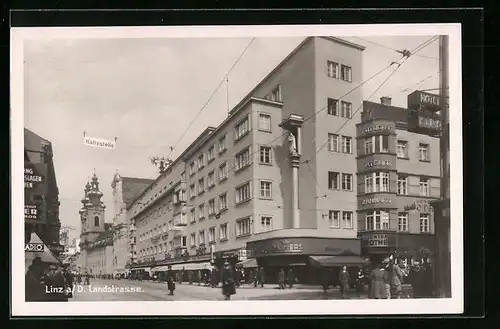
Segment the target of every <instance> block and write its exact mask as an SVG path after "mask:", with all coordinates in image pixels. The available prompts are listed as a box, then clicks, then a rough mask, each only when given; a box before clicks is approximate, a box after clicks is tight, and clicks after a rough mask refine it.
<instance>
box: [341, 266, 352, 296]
mask: <svg viewBox="0 0 500 329" xmlns="http://www.w3.org/2000/svg"><path fill="white" fill-rule="evenodd" d="M350 282H351V276H350V275H349V272H348V271H347V266H345V265H344V266H342V269H341V270H340V273H339V283H340V298H342V299H344V298H345V297H346V294H347V290H348V289H349V283H350Z"/></svg>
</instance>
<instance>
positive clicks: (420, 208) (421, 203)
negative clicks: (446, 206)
mask: <svg viewBox="0 0 500 329" xmlns="http://www.w3.org/2000/svg"><path fill="white" fill-rule="evenodd" d="M404 210H405V211H411V210H415V211H417V212H421V213H433V212H434V209H433V208H432V206H431V204H430V202H429V200H417V201H415V202H414V203H412V204H409V205H406V206H404Z"/></svg>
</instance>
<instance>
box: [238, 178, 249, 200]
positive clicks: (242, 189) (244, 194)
mask: <svg viewBox="0 0 500 329" xmlns="http://www.w3.org/2000/svg"><path fill="white" fill-rule="evenodd" d="M250 198H251V194H250V182H248V183H245V184H243V185H241V186H239V187H237V188H236V204H238V203H241V202H245V201H248V200H250Z"/></svg>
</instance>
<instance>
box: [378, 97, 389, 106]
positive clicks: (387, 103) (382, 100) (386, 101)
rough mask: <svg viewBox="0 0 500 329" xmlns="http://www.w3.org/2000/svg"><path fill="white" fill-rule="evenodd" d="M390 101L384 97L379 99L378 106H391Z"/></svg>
mask: <svg viewBox="0 0 500 329" xmlns="http://www.w3.org/2000/svg"><path fill="white" fill-rule="evenodd" d="M391 99H392V98H390V97H387V96H384V97H380V104H382V105H386V106H391Z"/></svg>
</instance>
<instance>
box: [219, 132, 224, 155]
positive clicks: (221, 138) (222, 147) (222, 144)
mask: <svg viewBox="0 0 500 329" xmlns="http://www.w3.org/2000/svg"><path fill="white" fill-rule="evenodd" d="M225 150H226V134H224V135H223V136H221V137H220V138H219V153H222V152H224V151H225Z"/></svg>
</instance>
